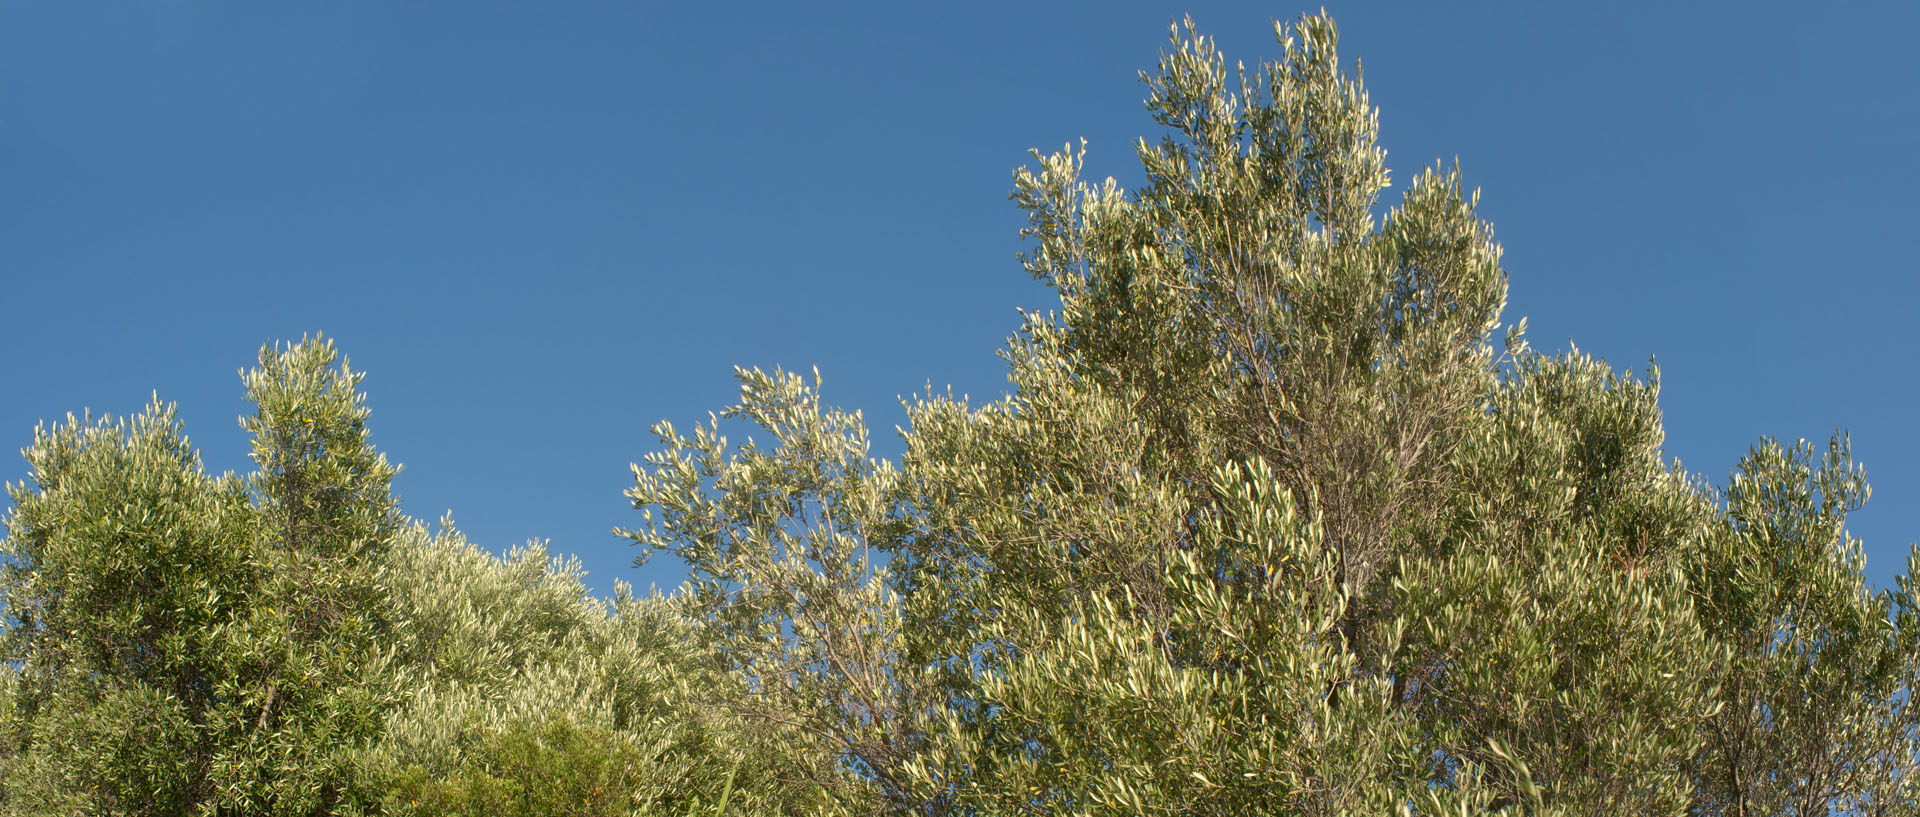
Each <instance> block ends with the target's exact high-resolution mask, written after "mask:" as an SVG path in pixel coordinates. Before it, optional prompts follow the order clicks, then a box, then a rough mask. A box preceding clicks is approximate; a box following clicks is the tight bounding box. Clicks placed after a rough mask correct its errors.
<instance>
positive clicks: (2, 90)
mask: <svg viewBox="0 0 1920 817" xmlns="http://www.w3.org/2000/svg"><path fill="white" fill-rule="evenodd" d="M696 5H698V6H700V7H699V8H695V7H694V6H696ZM1446 5H1447V6H1448V7H1446V8H1442V7H1441V6H1442V4H1432V3H1405V4H1376V3H1370V4H1364V5H1355V4H1335V5H1330V6H1329V7H1328V10H1329V11H1330V12H1332V14H1333V15H1334V17H1335V19H1336V20H1338V22H1339V23H1340V26H1341V32H1342V53H1343V56H1344V57H1345V58H1347V59H1349V60H1351V59H1354V58H1358V59H1360V60H1362V61H1364V64H1365V74H1366V80H1367V84H1368V86H1369V88H1370V89H1371V91H1372V94H1373V99H1374V102H1375V103H1376V104H1377V105H1379V106H1380V107H1381V130H1382V136H1381V141H1382V143H1383V144H1384V145H1385V147H1386V148H1387V150H1388V152H1389V153H1388V156H1389V164H1390V165H1391V166H1392V167H1393V169H1394V170H1395V172H1396V173H1395V175H1396V178H1398V179H1401V180H1405V179H1407V178H1410V176H1411V175H1412V173H1413V172H1414V171H1416V170H1418V169H1419V168H1420V167H1422V166H1424V165H1427V164H1430V163H1432V162H1434V161H1435V160H1436V159H1444V160H1446V161H1449V162H1450V161H1452V160H1453V158H1454V157H1456V156H1457V157H1458V158H1459V160H1460V163H1461V166H1462V169H1463V171H1464V172H1465V174H1466V178H1467V180H1468V182H1469V184H1471V185H1474V186H1478V187H1480V188H1481V189H1482V190H1483V198H1482V209H1481V213H1482V214H1483V216H1485V217H1486V218H1488V219H1489V220H1491V221H1492V222H1493V224H1494V227H1495V230H1496V235H1497V236H1498V237H1499V239H1500V241H1501V242H1502V244H1504V246H1505V247H1506V251H1507V253H1506V266H1507V269H1508V271H1509V273H1510V274H1511V295H1510V300H1509V306H1508V311H1507V313H1506V319H1507V322H1509V323H1512V322H1513V321H1515V320H1517V319H1518V318H1519V317H1520V316H1522V315H1525V316H1527V317H1528V318H1529V326H1530V327H1531V337H1532V339H1533V341H1534V343H1535V345H1536V346H1537V347H1540V348H1546V349H1564V348H1566V345H1567V343H1568V341H1569V340H1571V341H1573V342H1577V343H1578V344H1579V346H1580V348H1582V349H1584V350H1586V351H1588V352H1591V353H1594V354H1598V355H1601V356H1604V357H1606V358H1607V359H1609V360H1610V361H1612V362H1613V363H1614V364H1615V365H1617V366H1622V367H1632V368H1635V369H1643V368H1644V366H1645V365H1646V362H1647V361H1648V360H1649V359H1650V358H1654V357H1656V356H1657V359H1658V361H1659V363H1660V366H1661V368H1662V369H1663V374H1664V379H1663V385H1664V392H1663V395H1662V401H1663V405H1664V407H1665V409H1666V423H1667V432H1668V435H1667V439H1668V447H1667V450H1668V453H1669V454H1670V455H1673V456H1678V457H1680V458H1682V459H1683V461H1684V462H1685V465H1686V466H1687V467H1688V468H1689V469H1691V470H1694V471H1698V472H1702V473H1704V474H1706V475H1707V476H1709V477H1710V478H1712V479H1714V480H1715V481H1716V482H1722V483H1723V482H1724V481H1725V479H1726V475H1727V472H1728V470H1729V469H1730V468H1731V467H1732V466H1733V465H1734V463H1735V462H1736V461H1737V460H1738V458H1739V457H1740V456H1741V454H1743V453H1744V452H1745V451H1746V449H1747V446H1748V445H1749V444H1751V443H1752V442H1753V441H1754V440H1755V439H1757V438H1758V437H1759V436H1760V435H1763V434H1771V435H1776V436H1780V437H1783V438H1788V439H1791V438H1794V437H1801V436H1805V437H1809V438H1813V439H1816V440H1821V441H1824V440H1825V438H1826V437H1827V435H1828V434H1829V433H1831V432H1832V431H1833V429H1834V428H1836V427H1844V428H1846V429H1848V430H1849V431H1851V433H1852V436H1853V442H1854V449H1855V454H1856V457H1857V459H1859V460H1860V461H1862V462H1864V463H1865V464H1866V466H1867V468H1868V471H1869V476H1870V478H1871V480H1872V482H1873V485H1874V488H1875V490H1874V499H1873V501H1872V502H1871V503H1870V504H1869V505H1868V506H1867V508H1866V509H1865V510H1863V511H1861V512H1859V513H1858V514H1857V515H1855V516H1854V517H1853V519H1852V521H1851V528H1852V529H1853V531H1854V532H1855V534H1856V535H1858V536H1860V537H1862V538H1863V539H1864V540H1865V541H1866V544H1867V549H1868V553H1869V559H1870V561H1869V575H1870V577H1871V578H1872V579H1873V581H1875V582H1876V583H1878V584H1881V585H1886V584H1888V583H1890V582H1891V579H1892V576H1893V575H1894V574H1895V572H1897V571H1898V570H1900V569H1903V568H1904V559H1905V553H1906V549H1907V545H1908V543H1910V542H1912V541H1913V540H1914V539H1915V538H1916V537H1920V427H1917V426H1916V424H1915V423H1914V422H1913V409H1912V407H1913V405H1914V403H1915V400H1916V398H1917V397H1920V385H1916V378H1915V374H1916V371H1917V369H1920V367H1917V366H1916V363H1915V360H1914V353H1915V352H1916V351H1917V350H1920V342H1916V340H1915V331H1916V319H1915V318H1914V315H1913V305H1914V304H1916V303H1920V279H1917V278H1916V276H1915V274H1914V273H1915V271H1916V270H1915V261H1914V257H1915V256H1914V255H1913V254H1912V253H1911V252H1910V251H1909V245H1910V244H1911V242H1912V238H1913V236H1914V235H1916V230H1915V227H1914V226H1913V225H1914V224H1915V222H1916V221H1920V205H1917V204H1916V190H1920V171H1917V170H1916V168H1917V167H1920V161H1917V160H1920V157H1917V156H1916V146H1920V139H1916V138H1915V137H1914V134H1915V133H1916V132H1920V101H1917V100H1920V95H1916V94H1915V92H1914V88H1915V87H1916V82H1920V51H1916V50H1915V49H1913V48H1912V47H1911V42H1910V39H1911V35H1912V32H1914V31H1916V30H1920V4H1913V3H1894V2H1885V3H1876V4H1843V5H1838V6H1834V7H1829V6H1825V5H1818V6H1816V5H1812V4H1808V5H1772V4H1764V3H1749V4H1737V5H1736V4H1711V5H1709V4H1698V5H1693V6H1678V7H1672V8H1670V7H1669V6H1668V4H1664V3H1659V4H1656V3H1592V4H1586V7H1585V8H1576V7H1574V6H1573V5H1572V4H1558V3H1539V4H1518V3H1515V4H1505V6H1506V7H1502V6H1500V5H1495V4H1446ZM1314 8H1318V6H1317V4H1316V5H1314V6H1310V7H1308V6H1301V7H1296V6H1286V5H1273V4H1268V3H1263V4H1251V3H1217V2H1136V3H1080V4H1072V3H968V4H961V5H959V6H953V5H947V6H943V7H935V6H933V5H929V4H918V3H869V4H860V5H836V6H831V7H827V6H825V5H824V4H823V5H819V6H816V5H815V4H786V3H781V4H764V5H754V4H742V5H728V6H724V7H723V6H721V5H720V4H674V5H672V6H665V5H662V4H656V3H598V2H596V3H538V4H535V3H493V2H461V3H437V4H436V3H389V2H329V3H307V4H259V3H238V2H228V3H212V2H191V1H189V0H174V1H172V2H163V1H161V0H155V2H140V3H133V2H125V3H93V2H70V1H68V0H61V1H60V2H54V1H53V0H0V309H3V310H4V311H3V312H0V315H4V317H0V348H4V350H5V351H6V355H5V357H4V360H5V363H4V364H0V365H3V366H4V368H0V384H4V385H0V449H5V450H9V451H10V450H13V449H17V448H20V447H22V446H24V445H25V444H26V443H27V442H28V440H29V439H30V435H31V432H32V428H33V426H34V423H35V422H36V421H38V420H41V419H43V418H44V419H53V418H57V417H60V416H63V415H64V414H65V413H66V412H68V411H79V410H82V409H85V408H89V407H90V408H92V409H93V410H95V411H96V412H101V411H104V412H112V413H131V412H135V411H138V410H139V409H140V407H141V406H142V405H143V404H144V402H145V401H146V400H147V397H148V395H149V393H150V392H153V391H156V390H157V391H158V392H159V393H160V396H161V397H162V399H165V400H170V401H176V402H178V403H179V404H180V412H181V416H182V418H183V419H184V420H185V421H186V423H187V426H188V431H189V433H190V434H191V435H192V437H193V439H194V441H195V442H196V443H197V444H198V445H200V446H201V447H202V448H203V450H204V453H205V457H206V461H207V463H208V465H209V466H210V467H212V468H214V469H216V470H225V469H236V470H244V469H246V468H247V466H248V463H247V462H246V459H245V456H246V453H245V452H246V440H245V437H244V435H243V434H242V433H241V431H240V430H239V428H238V427H237V425H236V423H235V418H236V417H237V416H238V415H239V414H241V413H242V412H243V411H245V410H246V406H245V405H244V403H243V401H242V393H241V388H240V383H239V379H238V377H237V376H236V371H237V370H238V369H240V368H241V367H244V366H246V365H248V364H249V363H250V362H251V361H252V359H253V356H254V354H255V352H256V351H257V349H258V348H259V346H260V344H262V343H263V342H267V341H271V340H276V339H297V338H299V337H300V336H301V335H303V334H305V333H309V332H314V331H324V332H326V333H327V334H329V335H331V336H333V337H335V338H337V340H338V342H339V344H340V345H341V347H342V348H343V349H344V350H345V351H346V352H347V354H348V355H349V356H350V357H351V358H352V360H353V363H354V365H355V366H356V367H357V368H361V369H364V370H365V371H367V372H368V377H367V380H366V382H365V387H366V389H367V391H368V393H369V404H370V405H371V407H372V408H373V416H372V421H371V422H372V425H373V429H374V438H375V441H376V442H377V443H378V444H379V445H380V446H381V447H382V448H383V449H384V450H385V451H387V452H388V454H389V456H390V457H392V458H393V459H395V460H398V461H400V462H403V463H404V464H405V466H406V470H405V472H404V473H403V474H402V475H401V476H400V478H399V479H398V481H397V483H396V487H397V490H398V492H399V493H400V495H401V498H402V502H403V503H404V506H405V508H406V509H407V511H408V512H409V513H411V514H413V515H415V516H418V517H424V518H429V519H431V518H437V517H438V516H439V515H440V514H441V513H442V512H443V511H444V510H448V509H451V510H452V511H453V513H454V516H455V518H456V519H457V520H458V521H459V523H460V526H461V527H462V528H463V529H464V530H465V531H466V532H467V533H468V534H469V536H471V537H472V538H474V539H475V540H476V541H479V542H482V543H484V544H487V545H489V546H492V547H495V548H501V547H504V546H507V545H511V544H514V543H518V542H521V541H524V540H526V539H528V538H535V537H537V538H547V539H551V540H552V544H553V547H554V548H555V549H556V550H558V551H561V552H566V553H572V554H577V555H578V556H579V557H580V558H581V560H582V561H583V562H584V563H585V565H586V567H587V568H588V569H589V570H590V571H591V573H592V584H593V585H594V586H595V587H596V588H598V589H599V590H601V591H603V592H604V591H605V590H607V589H608V588H610V587H611V584H612V581H613V580H614V579H615V578H621V579H625V580H627V581H629V582H632V583H634V584H635V585H637V586H639V587H640V588H642V589H643V590H644V589H645V588H646V587H647V586H648V585H649V584H650V583H652V584H657V585H659V586H660V587H662V588H663V589H667V588H671V587H672V586H673V585H675V584H677V583H678V582H679V581H680V580H681V579H682V578H683V574H682V572H681V571H682V568H681V566H680V565H678V564H677V563H674V562H673V560H671V559H659V560H656V561H655V562H654V563H652V564H650V565H649V566H648V567H646V568H644V569H640V570H635V569H633V568H632V567H631V566H630V562H631V559H632V557H633V555H634V554H633V552H632V550H631V549H630V548H629V547H627V546H626V545H625V543H624V541H623V540H620V539H618V538H616V537H614V536H613V535H612V534H611V533H610V532H609V531H610V529H611V528H613V527H614V526H616V525H621V524H634V523H636V521H637V513H636V512H634V511H632V510H630V509H629V506H628V502H627V500H626V499H625V498H624V497H623V496H622V495H621V492H622V491H623V490H625V488H626V487H627V485H628V484H629V482H630V477H629V475H628V470H627V466H628V463H630V462H632V461H635V460H638V459H639V458H640V457H641V456H642V455H644V454H645V453H646V452H647V451H650V450H653V448H654V445H655V444H654V440H653V438H652V436H651V435H650V434H649V433H648V431H647V429H648V426H649V425H650V424H652V423H653V422H654V421H656V420H659V419H662V418H667V419H672V420H675V421H676V422H678V423H679V424H680V425H681V426H682V427H685V426H686V425H689V424H691V423H692V422H693V421H695V420H697V419H700V418H704V417H705V416H706V413H707V412H708V411H709V410H712V409H717V408H719V407H720V406H722V405H724V404H726V403H727V402H728V401H729V400H730V399H731V398H732V397H733V394H734V383H733V381H732V379H731V374H730V373H731V367H732V366H733V365H735V364H742V365H759V366H767V367H771V366H774V365H783V366H787V367H789V368H797V369H801V370H805V369H807V368H808V367H811V366H814V365H818V366H819V367H820V370H821V372H822V374H823V375H824V376H825V378H826V390H825V394H826V398H827V399H828V401H829V402H834V403H838V404H839V405H842V406H844V407H847V408H860V409H863V410H864V411H865V412H866V415H867V417H868V419H869V421H870V422H871V424H872V425H873V427H874V430H875V440H876V443H877V445H876V451H877V453H880V454H882V455H892V454H893V453H895V452H897V451H898V448H899V444H898V442H897V440H896V439H895V437H894V435H893V433H892V429H893V427H894V426H895V425H896V424H898V423H901V422H903V421H904V414H903V412H902V411H901V410H900V408H899V398H900V397H902V396H907V395H911V394H913V393H916V392H921V391H924V389H925V387H926V385H927V384H929V383H931V384H933V385H934V386H935V387H936V388H940V389H944V388H945V387H946V386H947V385H949V384H951V385H952V386H953V388H954V389H955V391H956V392H965V393H970V394H972V395H973V396H975V397H976V398H978V397H988V396H994V395H998V394H1001V393H1004V391H1005V389H1006V381H1005V375H1004V369H1003V367H1002V364H1001V362H1000V361H999V360H998V359H997V358H996V357H995V356H994V352H995V350H996V349H998V348H999V347H1000V346H1001V344H1002V343H1003V341H1004V339H1005V338H1006V337H1007V336H1008V335H1009V334H1010V333H1011V332H1012V331H1013V330H1014V329H1015V327H1016V325H1017V314H1016V312H1015V309H1016V307H1027V308H1046V307H1048V306H1049V305H1050V298H1049V293H1048V292H1047V291H1046V290H1044V289H1043V288H1041V287H1040V286H1038V285H1036V284H1034V283H1033V282H1031V281H1030V280H1028V279H1027V278H1026V276H1025V275H1024V273H1022V272H1021V270H1020V268H1019V266H1018V265H1017V264H1016V263H1015V260H1014V256H1015V253H1016V252H1017V251H1018V250H1019V249H1020V243H1019V239H1018V234H1017V231H1018V229H1019V226H1020V216H1019V213H1018V212H1017V211H1016V210H1015V209H1014V208H1013V207H1012V205H1011V204H1009V203H1008V202H1007V201H1006V195H1007V192H1008V190H1009V187H1010V182H1009V173H1010V171H1011V170H1012V169H1013V168H1014V167H1016V166H1018V165H1020V164H1021V163H1023V162H1024V161H1026V158H1027V155H1026V152H1027V150H1028V149H1029V148H1033V147H1039V148H1042V149H1046V150H1052V149H1057V148H1058V147H1059V146H1061V145H1062V144H1064V143H1066V142H1068V141H1070V140H1078V139H1080V138H1082V137H1084V138H1086V139H1087V140H1088V143H1089V147H1088V154H1087V155H1088V159H1087V162H1088V170H1089V172H1090V174H1091V175H1094V176H1096V177H1097V176H1105V175H1112V176H1115V177H1117V178H1118V179H1120V180H1121V181H1122V182H1123V183H1133V182H1136V181H1137V180H1138V178H1139V173H1138V169H1137V164H1136V163H1135V161H1134V159H1133V157H1132V152H1131V149H1130V145H1131V144H1132V142H1133V140H1134V139H1135V138H1137V137H1139V136H1141V135H1149V136H1151V135H1154V134H1155V133H1156V132H1155V131H1154V129H1153V125H1152V123H1151V121H1149V120H1148V118H1147V117H1146V115H1145V114H1144V112H1143V110H1142V108H1141V104H1140V100H1141V98H1142V97H1143V96H1144V89H1143V88H1142V86H1141V85H1140V84H1139V82H1138V80H1137V79H1136V72H1137V71H1139V70H1140V69H1143V68H1148V67H1150V66H1151V65H1152V64H1153V62H1154V59H1155V56H1156V54H1157V53H1158V52H1159V50H1160V49H1161V48H1163V47H1164V46H1165V43H1166V39H1165V38H1166V29H1167V25H1168V23H1169V21H1170V20H1171V19H1172V18H1174V17H1176V16H1180V15H1185V14H1191V15H1192V16H1193V17H1194V19H1195V21H1196V22H1197V23H1198V24H1199V25H1200V27H1201V29H1202V30H1203V31H1204V32H1205V33H1209V34H1211V35H1214V36H1216V37H1217V38H1218V39H1219V40H1220V42H1221V44H1222V46H1223V48H1224V49H1225V51H1226V53H1227V55H1228V57H1229V59H1242V60H1244V61H1246V62H1247V63H1249V64H1251V63H1253V62H1255V61H1257V60H1258V59H1260V58H1262V57H1273V56H1275V55H1277V53H1278V47H1277V46H1276V45H1275V44H1274V43H1273V41H1272V38H1271V33H1270V28H1269V25H1268V21H1269V20H1270V19H1272V18H1274V17H1279V18H1283V19H1291V18H1293V17H1295V16H1297V15H1298V14H1300V13H1301V12H1303V11H1308V10H1312V9H1314ZM1397 195H1398V194H1397V192H1392V193H1389V194H1388V197H1389V198H1390V199H1393V198H1397ZM11 461H12V462H13V463H14V464H13V465H11V466H6V467H0V474H3V475H4V478H5V479H7V480H18V479H20V478H21V477H22V476H23V475H24V474H25V466H24V463H22V462H20V461H19V460H11Z"/></svg>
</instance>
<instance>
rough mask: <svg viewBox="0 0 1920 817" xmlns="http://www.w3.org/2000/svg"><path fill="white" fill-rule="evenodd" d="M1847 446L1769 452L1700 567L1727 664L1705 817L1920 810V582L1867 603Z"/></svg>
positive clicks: (1732, 490)
mask: <svg viewBox="0 0 1920 817" xmlns="http://www.w3.org/2000/svg"><path fill="white" fill-rule="evenodd" d="M1868 493H1869V492H1868V488H1867V484H1866V476H1865V472H1864V471H1863V470H1862V469H1860V468H1859V467H1858V466H1857V465H1855V464H1854V463H1853V460H1852V456H1851V451H1850V446H1849V445H1848V442H1847V440H1846V439H1845V437H1844V436H1837V437H1835V438H1834V439H1833V440H1832V441H1831V442H1830V443H1829V445H1828V446H1827V449H1826V451H1824V452H1820V451H1817V450H1816V449H1815V448H1814V447H1813V446H1812V445H1810V444H1808V443H1807V442H1806V441H1804V440H1803V441H1800V442H1798V443H1796V444H1794V445H1791V446H1783V445H1781V444H1779V443H1777V442H1775V441H1773V440H1763V441H1761V442H1760V443H1759V444H1758V445H1756V446H1754V448H1753V449H1752V451H1751V452H1750V453H1749V454H1748V456H1747V457H1746V458H1744V459H1743V460H1742V461H1741V462H1740V467H1739V469H1738V470H1737V471H1736V472H1735V473H1734V476H1733V479H1732V484H1731V486H1730V487H1729V489H1728V490H1727V492H1726V495H1725V498H1724V505H1725V516H1724V518H1723V519H1722V520H1721V521H1720V524H1719V525H1718V526H1717V527H1716V528H1715V530H1714V531H1713V533H1714V536H1713V540H1712V546H1711V547H1708V548H1705V549H1703V551H1702V553H1701V557H1700V559H1699V563H1698V564H1697V565H1696V567H1695V568H1694V570H1693V575H1694V580H1695V583H1696V593H1697V594H1698V595H1699V597H1700V602H1699V603H1700V607H1701V608H1702V610H1703V619H1704V621H1705V622H1706V624H1707V629H1708V632H1709V633H1710V634H1711V635H1712V636H1713V637H1714V639H1715V640H1716V641H1718V642H1719V643H1720V644H1721V645H1723V646H1724V648H1725V649H1726V650H1727V651H1728V653H1729V655H1730V658H1729V660H1728V661H1727V662H1726V663H1725V664H1724V665H1722V666H1721V667H1720V672H1721V676H1720V685H1721V694H1720V699H1719V706H1718V711H1717V712H1716V713H1715V714H1714V716H1713V717H1712V718H1711V719H1710V720H1709V721H1708V722H1707V724H1706V725H1705V729H1704V730H1703V733H1704V734H1703V738H1704V742H1703V747H1702V751H1701V754H1700V762H1699V765H1698V766H1697V774H1698V779H1697V785H1698V788H1699V797H1698V803H1697V806H1696V809H1695V810H1696V812H1698V813H1702V814H1729V815H1756V814H1763V815H1801V814H1829V813H1852V814H1916V813H1920V760H1917V759H1920V709H1917V708H1916V706H1915V702H1914V700H1913V695H1914V692H1915V686H1916V685H1915V680H1916V678H1920V615H1916V604H1915V595H1914V589H1915V588H1914V585H1913V576H1914V568H1915V567H1916V566H1920V549H1916V550H1915V551H1914V553H1913V555H1911V556H1909V558H1908V562H1907V573H1906V575H1904V576H1901V577H1900V578H1899V579H1898V580H1897V586H1896V588H1895V589H1893V590H1889V591H1884V592H1882V593H1879V594H1874V593H1871V592H1870V591H1869V590H1868V589H1867V586H1866V583H1865V579H1864V576H1863V573H1862V567H1863V565H1864V563H1865V556H1864V555H1863V554H1862V552H1861V547H1860V543H1859V542H1858V541H1856V540H1855V539H1854V538H1853V537H1852V536H1851V535H1850V534H1848V533H1847V531H1846V528H1845V521H1846V515H1847V513H1848V512H1850V511H1853V510H1856V509H1858V508H1859V507H1860V506H1861V504H1863V503H1864V502H1865V501H1866V499H1867V495H1868Z"/></svg>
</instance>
